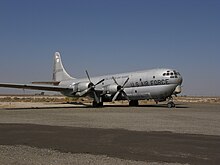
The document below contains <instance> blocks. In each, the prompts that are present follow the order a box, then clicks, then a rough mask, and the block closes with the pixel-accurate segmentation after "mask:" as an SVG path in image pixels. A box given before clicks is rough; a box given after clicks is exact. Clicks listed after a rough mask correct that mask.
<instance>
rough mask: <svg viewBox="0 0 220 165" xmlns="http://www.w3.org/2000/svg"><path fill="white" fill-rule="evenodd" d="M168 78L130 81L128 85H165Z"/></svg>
mask: <svg viewBox="0 0 220 165" xmlns="http://www.w3.org/2000/svg"><path fill="white" fill-rule="evenodd" d="M168 80H169V79H161V80H151V81H139V82H131V83H130V85H131V86H132V87H140V86H153V85H166V84H169V82H168Z"/></svg>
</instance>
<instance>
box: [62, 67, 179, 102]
mask: <svg viewBox="0 0 220 165" xmlns="http://www.w3.org/2000/svg"><path fill="white" fill-rule="evenodd" d="M112 77H114V78H115V79H116V80H117V82H118V84H121V85H122V84H123V83H124V82H125V81H126V79H127V78H129V81H128V83H126V85H125V87H124V91H125V93H126V94H127V95H128V97H129V99H130V100H143V99H154V100H155V101H164V100H166V98H167V97H169V96H171V95H172V94H174V93H175V91H176V94H178V93H180V92H181V84H182V81H183V80H182V76H181V75H180V74H179V73H178V72H176V71H175V70H173V69H150V70H144V71H137V72H129V73H122V74H114V75H105V76H99V77H92V78H91V81H92V82H94V83H95V82H98V81H100V80H101V79H105V81H103V82H102V83H101V84H99V85H97V86H96V88H95V90H97V91H101V93H100V95H103V96H105V97H106V98H108V97H109V101H111V99H110V98H112V95H113V94H114V93H112V92H111V91H106V90H105V88H106V87H108V86H114V84H115V83H114V81H113V78H112ZM82 82H85V83H86V82H88V79H87V78H85V79H74V80H70V81H62V82H61V83H60V84H59V85H60V86H68V87H70V88H71V87H74V86H75V85H76V84H77V83H82ZM177 89H178V91H177ZM103 91H105V92H104V93H103ZM61 93H62V94H64V95H66V96H70V97H74V96H77V92H73V91H71V90H67V91H63V92H61ZM124 99H125V98H123V97H121V98H119V99H118V100H124Z"/></svg>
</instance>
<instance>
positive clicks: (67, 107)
mask: <svg viewBox="0 0 220 165" xmlns="http://www.w3.org/2000/svg"><path fill="white" fill-rule="evenodd" d="M61 104H63V105H64V106H48V107H47V106H44V107H37V106H36V107H17V108H16V107H13V108H1V110H28V109H76V108H77V109H86V108H96V107H93V106H92V105H88V104H83V103H78V102H71V103H61ZM61 104H59V105H61ZM68 105H69V106H68ZM74 105H76V106H74ZM105 107H112V108H117V107H120V108H128V107H130V108H132V107H131V106H129V105H126V104H112V105H104V106H103V107H99V108H105ZM138 107H146V108H147V107H149V108H155V109H157V108H166V109H169V108H167V105H166V104H148V105H139V106H134V108H138ZM181 108H189V107H188V106H186V105H184V104H176V107H175V108H174V109H181ZM171 109H173V108H171Z"/></svg>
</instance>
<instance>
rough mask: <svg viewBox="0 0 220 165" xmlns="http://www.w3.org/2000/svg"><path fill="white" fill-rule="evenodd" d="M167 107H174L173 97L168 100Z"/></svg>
mask: <svg viewBox="0 0 220 165" xmlns="http://www.w3.org/2000/svg"><path fill="white" fill-rule="evenodd" d="M167 107H168V108H174V107H176V105H175V103H174V102H173V97H172V96H171V97H169V98H168V103H167Z"/></svg>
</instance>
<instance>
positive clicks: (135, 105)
mask: <svg viewBox="0 0 220 165" xmlns="http://www.w3.org/2000/svg"><path fill="white" fill-rule="evenodd" d="M138 105H139V103H138V100H130V101H129V106H133V107H137V106H138Z"/></svg>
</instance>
